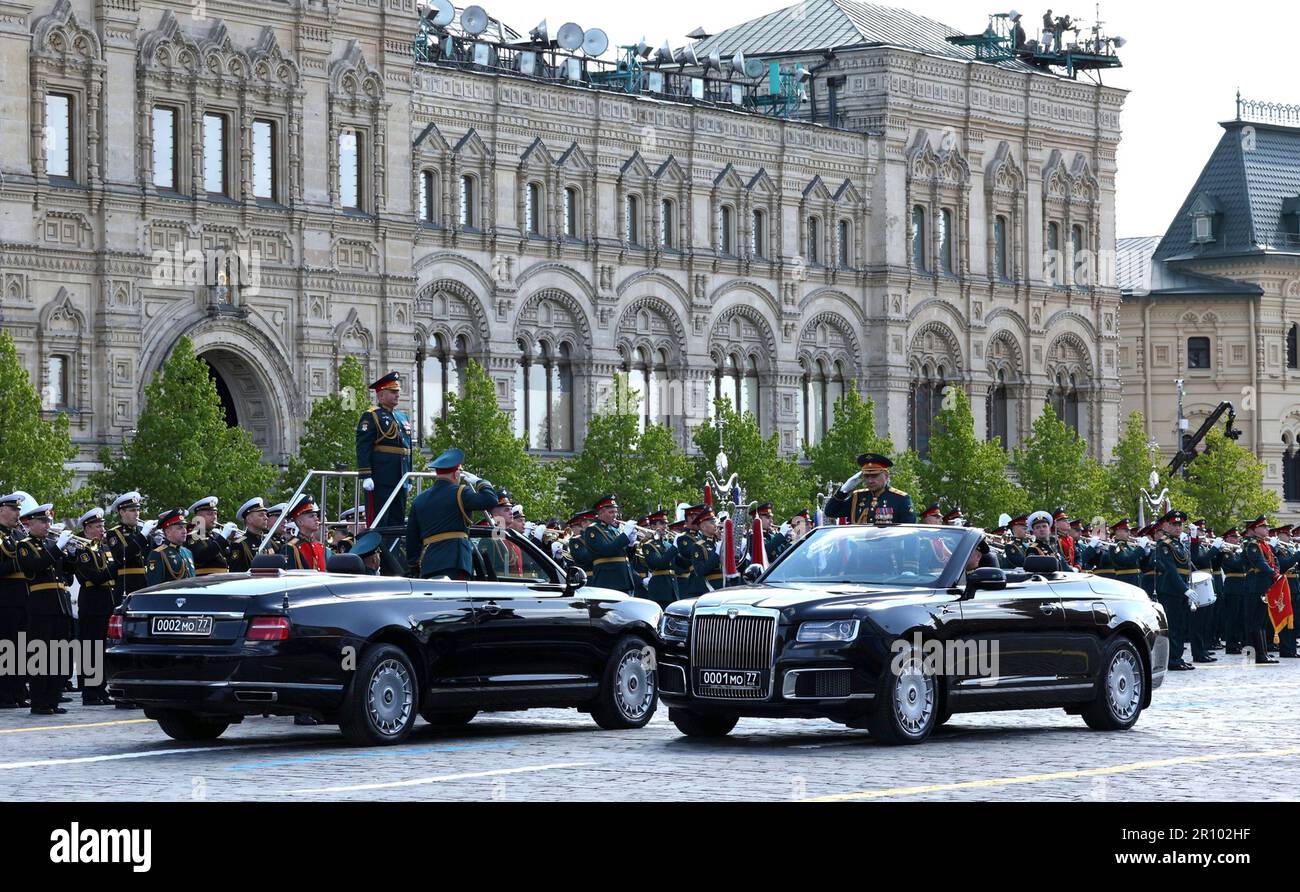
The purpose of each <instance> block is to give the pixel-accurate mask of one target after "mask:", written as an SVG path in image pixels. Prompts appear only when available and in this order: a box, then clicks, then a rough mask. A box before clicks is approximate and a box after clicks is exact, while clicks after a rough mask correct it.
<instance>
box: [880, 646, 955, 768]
mask: <svg viewBox="0 0 1300 892" xmlns="http://www.w3.org/2000/svg"><path fill="white" fill-rule="evenodd" d="M899 669H900V670H901V671H899V672H895V671H894V665H893V662H892V661H891V663H890V665H889V667H888V668H887V670H886V673H885V679H884V683H883V685H882V687H881V690H880V692H879V693H878V694H877V695H876V707H875V709H873V710H872V711H871V713H870V715H868V717H867V730H868V731H870V732H871V736H872V738H874V739H875V741H876V742H877V743H883V744H886V745H888V746H897V745H900V744H917V743H923V742H925V739H926V738H927V737H929V736H930V734H931V732H933V731H934V729H935V728H937V727H939V715H940V712H941V710H942V703H941V699H942V698H941V696H940V691H939V682H938V679H936V678H935V677H934V676H933V675H929V674H927V673H926V672H925V669H924V664H923V660H922V656H921V654H920V652H919V651H918V650H917V649H916V648H911V649H910V650H909V651H908V652H907V655H906V656H905V657H904V658H903V660H902V661H901V662H900V663H899Z"/></svg>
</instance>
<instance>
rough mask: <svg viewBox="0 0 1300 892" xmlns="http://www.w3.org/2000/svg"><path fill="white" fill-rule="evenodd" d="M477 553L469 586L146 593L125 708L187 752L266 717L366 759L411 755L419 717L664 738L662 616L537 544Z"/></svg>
mask: <svg viewBox="0 0 1300 892" xmlns="http://www.w3.org/2000/svg"><path fill="white" fill-rule="evenodd" d="M471 541H472V542H473V544H474V546H475V550H476V558H475V576H474V579H473V580H472V581H469V582H456V581H452V580H449V579H445V578H444V579H425V580H421V579H409V578H405V577H401V576H365V575H357V574H356V573H325V574H322V573H315V572H310V571H285V570H280V569H254V570H253V571H252V572H251V573H240V574H221V575H213V576H204V577H200V578H194V579H185V580H177V581H175V582H170V583H166V584H164V585H160V586H155V587H153V588H149V589H145V590H142V591H139V592H136V593H135V594H133V595H130V596H128V597H127V599H126V600H125V602H124V603H123V604H122V606H121V607H120V608H119V609H118V611H117V612H116V614H115V615H114V616H113V617H112V619H111V622H110V626H109V639H110V640H109V647H108V649H107V663H108V676H107V685H108V690H109V693H110V695H112V696H113V697H114V698H116V699H119V700H123V701H126V702H132V703H136V704H139V705H140V706H142V707H143V708H144V711H145V715H147V716H148V717H150V718H153V719H155V720H157V722H158V723H159V724H160V725H161V726H162V729H163V730H164V731H165V732H166V733H167V734H169V735H170V736H172V737H174V738H176V739H178V740H206V739H211V738H215V737H217V736H219V735H220V734H221V733H222V732H223V731H225V730H226V728H227V727H229V726H230V725H231V724H233V723H236V722H239V721H241V720H242V719H243V717H244V716H246V715H263V714H270V715H310V716H313V717H315V718H317V719H318V720H320V721H323V722H328V723H337V724H338V725H339V727H340V728H341V729H342V731H343V734H344V735H345V736H346V737H347V738H348V740H350V741H352V742H353V743H356V744H363V745H373V744H390V743H397V742H399V741H401V740H402V739H403V738H405V737H406V736H407V735H408V734H409V733H410V731H411V727H412V725H413V724H414V723H415V718H416V716H417V715H420V716H423V717H424V718H425V720H426V721H428V722H430V723H432V724H436V725H460V724H464V723H465V722H468V721H470V720H471V719H472V718H473V717H474V716H475V715H476V714H477V713H478V712H479V711H483V710H516V709H527V708H530V707H540V706H568V707H576V708H578V709H580V710H584V711H588V712H590V713H591V715H592V717H593V718H594V719H595V720H596V722H597V723H598V724H599V725H600V726H601V727H603V728H638V727H641V726H642V725H644V724H645V723H646V722H648V721H649V720H650V717H651V715H653V714H654V711H655V706H656V703H657V693H656V683H655V669H654V667H655V660H654V647H655V646H656V645H657V643H658V638H657V635H656V626H657V624H658V621H659V617H660V611H659V607H658V606H657V605H656V604H655V603H654V602H652V601H646V600H638V599H634V598H629V597H628V596H627V595H624V594H622V593H620V592H614V591H609V590H607V589H600V588H594V587H584V584H585V582H586V577H585V575H584V574H583V573H582V571H581V570H579V569H575V570H574V571H572V574H571V575H570V576H569V577H568V578H565V576H564V574H563V573H562V572H561V570H560V568H559V567H558V566H557V565H556V564H555V563H554V562H553V561H552V560H551V558H550V557H549V556H548V555H546V554H544V553H543V551H542V550H541V549H540V548H538V547H537V545H536V544H535V543H534V542H533V541H531V540H530V539H528V538H526V537H523V536H518V535H516V534H514V533H506V534H505V536H504V538H503V537H502V536H500V535H498V536H495V537H494V536H493V535H492V534H491V532H490V531H489V530H486V529H482V528H476V529H475V530H473V531H472V533H471ZM516 549H517V550H516ZM347 557H354V556H350V555H345V556H343V558H347ZM354 560H355V567H354V569H355V570H358V571H359V570H360V559H359V558H355V557H354ZM343 563H346V561H343ZM399 563H400V561H399Z"/></svg>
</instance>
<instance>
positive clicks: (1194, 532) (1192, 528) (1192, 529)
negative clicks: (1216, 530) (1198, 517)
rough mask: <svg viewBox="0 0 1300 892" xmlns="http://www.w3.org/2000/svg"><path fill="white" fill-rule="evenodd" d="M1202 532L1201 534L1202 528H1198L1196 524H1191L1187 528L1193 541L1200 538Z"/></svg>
mask: <svg viewBox="0 0 1300 892" xmlns="http://www.w3.org/2000/svg"><path fill="white" fill-rule="evenodd" d="M1200 532H1201V531H1200V527H1198V526H1197V525H1196V524H1190V525H1189V526H1188V527H1187V535H1189V536H1191V537H1192V538H1193V539H1198V538H1200Z"/></svg>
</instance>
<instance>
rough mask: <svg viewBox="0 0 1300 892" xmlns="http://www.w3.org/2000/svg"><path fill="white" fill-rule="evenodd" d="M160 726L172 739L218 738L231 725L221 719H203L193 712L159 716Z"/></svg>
mask: <svg viewBox="0 0 1300 892" xmlns="http://www.w3.org/2000/svg"><path fill="white" fill-rule="evenodd" d="M157 722H158V727H160V728H162V729H163V733H164V734H166V735H167V736H168V737H170V738H171V739H172V740H216V739H217V738H218V737H220V736H221V735H222V734H224V733H225V732H226V729H227V728H229V727H230V722H226V721H222V720H221V719H201V718H199V717H198V716H196V715H195V714H194V713H192V712H168V713H167V714H166V715H159V716H157Z"/></svg>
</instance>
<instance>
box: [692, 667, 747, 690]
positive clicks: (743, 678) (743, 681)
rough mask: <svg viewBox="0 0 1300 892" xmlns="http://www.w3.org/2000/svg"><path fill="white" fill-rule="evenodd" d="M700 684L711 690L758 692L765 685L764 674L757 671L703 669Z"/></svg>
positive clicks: (700, 671)
mask: <svg viewBox="0 0 1300 892" xmlns="http://www.w3.org/2000/svg"><path fill="white" fill-rule="evenodd" d="M699 673H700V674H699V678H698V680H699V683H700V684H701V685H705V686H707V687H711V688H734V689H736V690H758V689H759V688H760V687H762V684H763V673H761V672H759V671H758V670H756V669H701V670H699Z"/></svg>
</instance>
